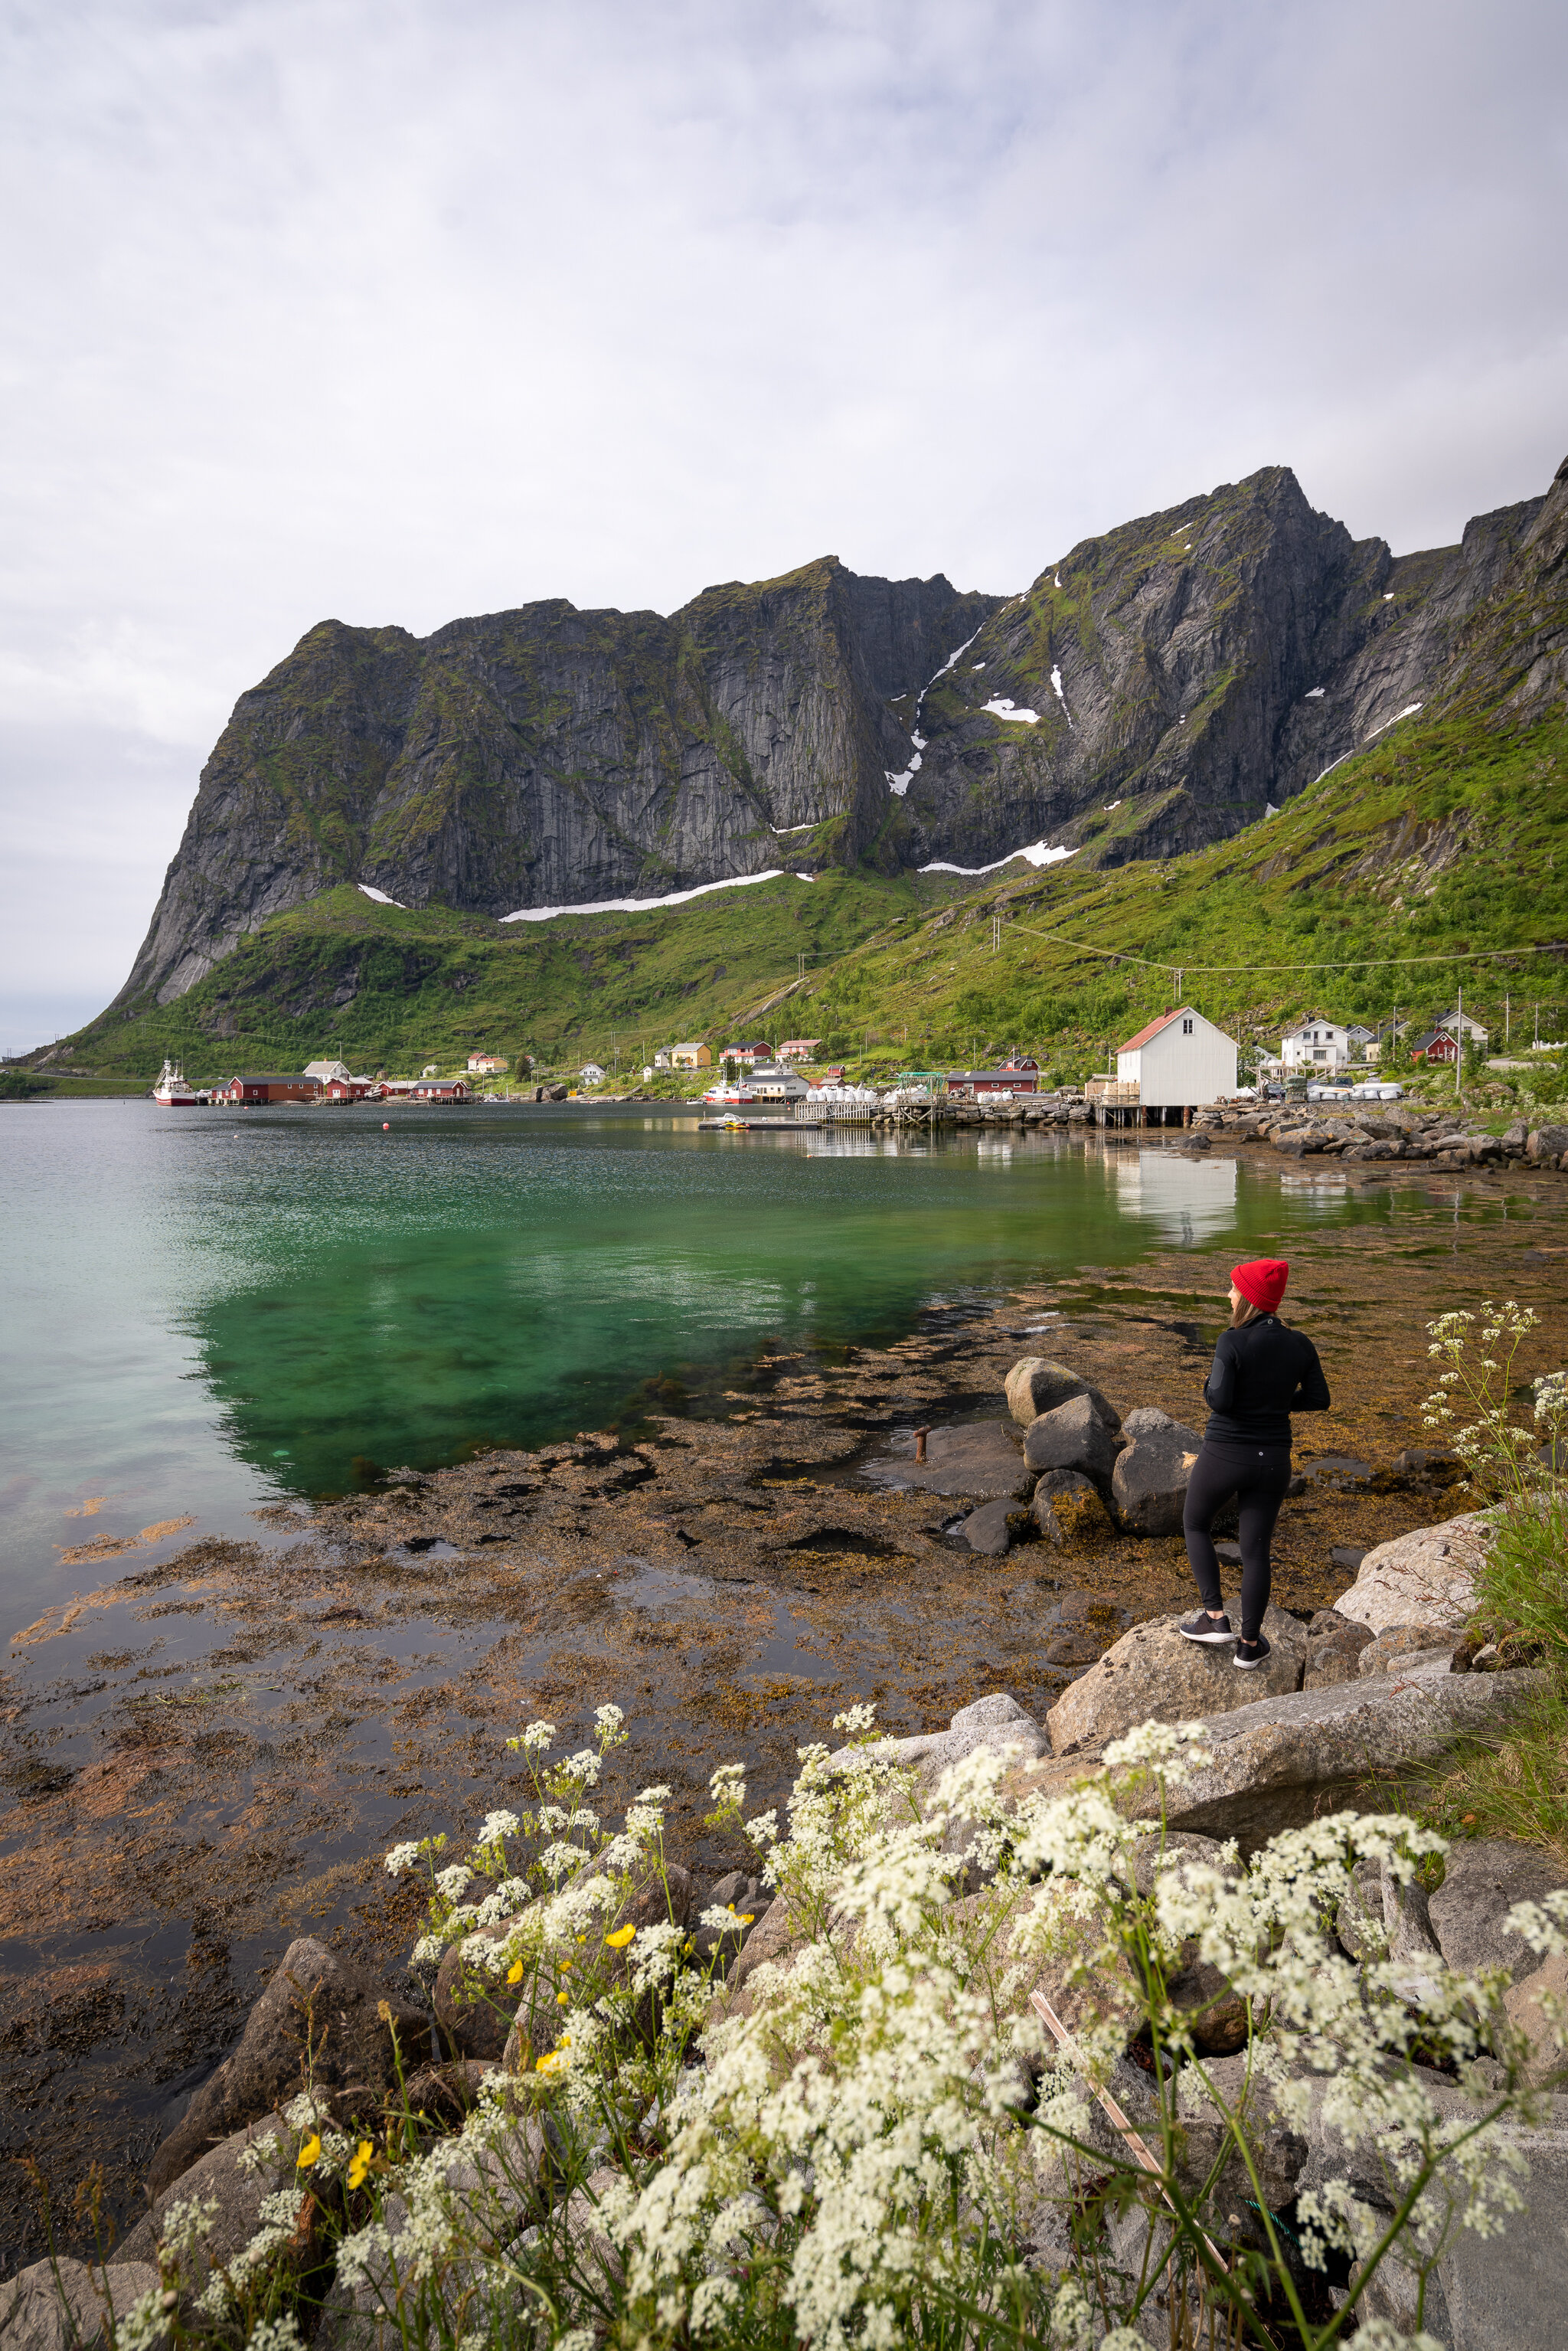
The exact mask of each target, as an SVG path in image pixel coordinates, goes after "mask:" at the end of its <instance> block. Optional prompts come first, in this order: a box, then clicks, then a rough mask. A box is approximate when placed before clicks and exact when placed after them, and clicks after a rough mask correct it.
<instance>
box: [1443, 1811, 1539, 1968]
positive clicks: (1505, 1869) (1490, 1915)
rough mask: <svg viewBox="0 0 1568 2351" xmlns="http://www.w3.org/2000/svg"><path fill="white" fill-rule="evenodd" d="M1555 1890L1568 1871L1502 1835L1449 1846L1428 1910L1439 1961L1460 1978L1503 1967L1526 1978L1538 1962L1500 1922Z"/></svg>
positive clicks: (1521, 1937)
mask: <svg viewBox="0 0 1568 2351" xmlns="http://www.w3.org/2000/svg"><path fill="white" fill-rule="evenodd" d="M1558 1886H1568V1867H1564V1865H1563V1863H1561V1862H1558V1861H1553V1860H1552V1859H1551V1857H1550V1856H1549V1855H1546V1854H1543V1853H1541V1852H1538V1851H1537V1850H1536V1848H1535V1847H1534V1846H1533V1845H1528V1844H1511V1843H1510V1842H1509V1841H1508V1839H1507V1838H1505V1837H1476V1838H1473V1839H1472V1840H1471V1841H1470V1842H1469V1844H1455V1845H1450V1847H1449V1848H1448V1855H1447V1858H1446V1859H1445V1861H1444V1864H1443V1883H1442V1884H1441V1886H1439V1887H1438V1888H1437V1892H1436V1894H1434V1895H1433V1896H1432V1897H1431V1901H1430V1904H1429V1906H1428V1907H1430V1910H1431V1914H1432V1931H1433V1933H1434V1934H1435V1935H1436V1936H1437V1943H1438V1947H1439V1949H1441V1951H1442V1954H1443V1957H1444V1958H1445V1959H1447V1961H1448V1965H1449V1966H1450V1967H1451V1968H1458V1969H1459V1970H1460V1971H1461V1972H1462V1973H1463V1974H1465V1975H1475V1974H1477V1973H1479V1970H1481V1969H1483V1968H1507V1969H1508V1970H1509V1971H1510V1973H1511V1975H1512V1976H1513V1977H1514V1978H1515V1979H1516V1980H1517V1979H1518V1978H1519V1977H1521V1976H1527V1975H1530V1974H1531V1973H1532V1972H1533V1970H1535V1969H1536V1968H1537V1967H1538V1966H1539V1965H1540V1961H1539V1959H1537V1958H1536V1955H1535V1953H1534V1952H1533V1951H1532V1950H1531V1948H1530V1945H1529V1944H1528V1943H1527V1942H1526V1941H1525V1939H1524V1938H1523V1936H1522V1935H1511V1934H1509V1933H1508V1932H1507V1931H1506V1930H1505V1928H1504V1926H1503V1921H1504V1919H1505V1918H1506V1917H1508V1914H1509V1912H1510V1911H1511V1909H1512V1907H1513V1906H1514V1904H1515V1903H1516V1902H1539V1901H1540V1900H1541V1898H1542V1896H1543V1895H1546V1894H1551V1893H1553V1892H1554V1891H1555V1890H1556V1888H1557V1887H1558Z"/></svg>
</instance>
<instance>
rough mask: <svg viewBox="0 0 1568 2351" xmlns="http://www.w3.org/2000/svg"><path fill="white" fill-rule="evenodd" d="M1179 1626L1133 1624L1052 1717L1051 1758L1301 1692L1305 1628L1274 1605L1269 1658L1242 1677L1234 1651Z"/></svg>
mask: <svg viewBox="0 0 1568 2351" xmlns="http://www.w3.org/2000/svg"><path fill="white" fill-rule="evenodd" d="M1181 1624H1182V1618H1181V1617H1180V1616H1179V1615H1177V1616H1156V1617H1154V1618H1152V1619H1151V1620H1150V1621H1149V1622H1148V1623H1147V1624H1145V1625H1134V1626H1133V1628H1132V1630H1131V1632H1129V1633H1124V1634H1123V1635H1122V1637H1121V1639H1120V1640H1119V1641H1116V1642H1114V1643H1113V1645H1112V1646H1111V1647H1110V1648H1109V1649H1107V1650H1106V1651H1105V1654H1104V1656H1103V1657H1102V1658H1101V1659H1100V1662H1099V1664H1098V1665H1096V1666H1092V1667H1090V1669H1089V1671H1088V1672H1087V1673H1086V1674H1081V1675H1080V1676H1079V1677H1078V1679H1077V1680H1076V1681H1075V1682H1070V1683H1069V1684H1068V1686H1067V1687H1066V1688H1065V1689H1064V1690H1063V1691H1062V1693H1061V1697H1060V1698H1058V1699H1057V1701H1056V1704H1055V1705H1054V1706H1053V1707H1052V1708H1051V1712H1050V1713H1049V1714H1048V1715H1047V1717H1046V1722H1047V1726H1048V1728H1049V1729H1050V1731H1051V1751H1052V1753H1053V1754H1056V1755H1062V1754H1065V1753H1067V1752H1068V1751H1069V1750H1075V1751H1077V1752H1079V1753H1082V1752H1083V1751H1084V1750H1088V1749H1093V1748H1099V1747H1103V1745H1104V1744H1105V1742H1106V1740H1111V1739H1120V1738H1121V1737H1122V1735H1123V1733H1124V1731H1128V1730H1131V1729H1133V1727H1134V1724H1136V1723H1140V1722H1189V1721H1192V1720H1194V1719H1197V1718H1198V1717H1204V1718H1207V1717H1208V1716H1210V1715H1217V1714H1220V1713H1222V1712H1225V1711H1226V1710H1228V1709H1229V1708H1234V1707H1250V1706H1251V1705H1253V1704H1254V1703H1255V1701H1256V1700H1257V1699H1258V1698H1261V1697H1263V1696H1264V1695H1266V1694H1268V1693H1270V1692H1272V1693H1274V1694H1276V1695H1283V1694H1286V1693H1289V1692H1291V1691H1293V1690H1295V1689H1297V1688H1298V1687H1300V1684H1301V1674H1302V1671H1303V1668H1304V1667H1305V1665H1306V1656H1307V1633H1306V1627H1305V1625H1299V1624H1298V1623H1297V1621H1296V1619H1295V1618H1294V1617H1293V1616H1287V1615H1286V1614H1285V1613H1284V1611H1283V1610H1282V1609H1280V1608H1276V1607H1273V1606H1272V1605H1270V1608H1269V1609H1268V1611H1267V1613H1266V1614H1265V1615H1264V1618H1263V1631H1264V1634H1265V1636H1266V1637H1267V1639H1268V1641H1269V1643H1270V1656H1268V1657H1267V1658H1266V1659H1265V1661H1264V1663H1263V1664H1262V1665H1261V1666H1260V1667H1257V1668H1256V1670H1255V1671H1252V1672H1249V1673H1239V1672H1238V1671H1237V1669H1236V1667H1234V1666H1233V1665H1232V1663H1231V1654H1232V1653H1231V1651H1230V1649H1229V1648H1228V1647H1223V1648H1221V1647H1214V1648H1211V1647H1208V1646H1207V1645H1205V1644H1204V1643H1202V1642H1198V1641H1188V1640H1185V1639H1184V1638H1183V1637H1182V1634H1181V1631H1180V1629H1179V1628H1180V1626H1181ZM1216 1834H1219V1835H1221V1836H1223V1835H1225V1834H1228V1832H1227V1831H1225V1830H1224V1829H1220V1830H1218V1832H1216Z"/></svg>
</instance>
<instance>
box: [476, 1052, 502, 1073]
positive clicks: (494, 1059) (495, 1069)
mask: <svg viewBox="0 0 1568 2351" xmlns="http://www.w3.org/2000/svg"><path fill="white" fill-rule="evenodd" d="M468 1068H469V1071H470V1073H471V1074H472V1075H473V1076H475V1077H480V1078H504V1077H505V1076H506V1074H507V1064H506V1062H505V1061H504V1060H503V1059H502V1057H501V1055H500V1054H499V1053H470V1054H469V1056H468Z"/></svg>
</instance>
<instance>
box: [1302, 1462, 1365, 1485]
mask: <svg viewBox="0 0 1568 2351" xmlns="http://www.w3.org/2000/svg"><path fill="white" fill-rule="evenodd" d="M1301 1476H1302V1477H1303V1478H1304V1479H1306V1481H1307V1484H1308V1486H1309V1487H1313V1486H1326V1487H1328V1488H1329V1489H1330V1490H1331V1492H1333V1493H1343V1492H1344V1491H1346V1490H1347V1489H1348V1490H1350V1491H1353V1492H1354V1491H1355V1490H1356V1489H1365V1488H1366V1487H1368V1486H1370V1485H1371V1483H1372V1464H1371V1462H1370V1461H1357V1460H1355V1459H1354V1458H1353V1457H1352V1456H1351V1455H1349V1454H1348V1453H1324V1454H1322V1455H1321V1456H1320V1457H1319V1458H1318V1459H1317V1460H1316V1461H1308V1462H1305V1463H1303V1464H1302V1467H1301Z"/></svg>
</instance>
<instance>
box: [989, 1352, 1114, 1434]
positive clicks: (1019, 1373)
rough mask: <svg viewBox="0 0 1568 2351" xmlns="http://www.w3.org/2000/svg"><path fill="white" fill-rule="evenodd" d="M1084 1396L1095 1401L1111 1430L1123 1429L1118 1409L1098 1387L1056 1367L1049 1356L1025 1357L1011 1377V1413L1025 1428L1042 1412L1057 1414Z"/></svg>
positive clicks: (1015, 1365)
mask: <svg viewBox="0 0 1568 2351" xmlns="http://www.w3.org/2000/svg"><path fill="white" fill-rule="evenodd" d="M1081 1395H1086V1396H1088V1397H1090V1398H1091V1399H1092V1403H1093V1405H1094V1407H1095V1409H1096V1411H1097V1412H1098V1413H1099V1415H1100V1417H1101V1419H1102V1420H1103V1422H1104V1423H1105V1426H1106V1427H1107V1428H1119V1427H1120V1426H1121V1425H1122V1424H1121V1418H1120V1416H1119V1415H1118V1413H1117V1411H1116V1409H1115V1406H1114V1405H1112V1404H1111V1403H1110V1402H1109V1401H1108V1400H1107V1398H1106V1397H1104V1396H1103V1395H1101V1393H1100V1390H1099V1389H1098V1388H1097V1387H1094V1386H1093V1385H1092V1384H1091V1383H1090V1382H1089V1381H1088V1380H1085V1379H1081V1378H1080V1377H1079V1375H1078V1374H1077V1373H1076V1372H1071V1371H1069V1370H1068V1368H1067V1365H1066V1364H1055V1363H1052V1362H1051V1358H1050V1357H1049V1356H1048V1355H1025V1356H1024V1357H1023V1359H1022V1360H1021V1362H1019V1363H1016V1364H1014V1365H1013V1367H1012V1370H1011V1371H1010V1372H1009V1374H1008V1378H1007V1398H1008V1410H1009V1412H1010V1413H1011V1415H1012V1416H1013V1418H1014V1419H1015V1420H1017V1421H1021V1422H1022V1424H1023V1426H1024V1427H1025V1428H1027V1427H1028V1426H1029V1425H1030V1421H1032V1420H1038V1419H1039V1418H1040V1414H1041V1413H1042V1412H1054V1411H1055V1409H1056V1407H1057V1405H1061V1404H1071V1401H1072V1398H1073V1397H1074V1396H1081Z"/></svg>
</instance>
